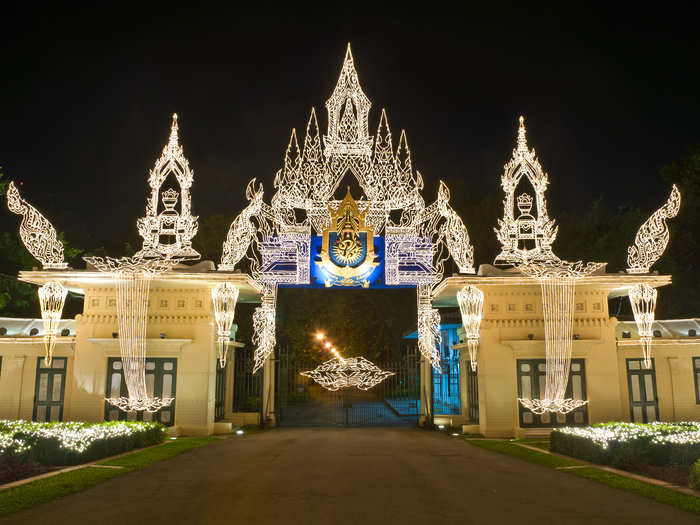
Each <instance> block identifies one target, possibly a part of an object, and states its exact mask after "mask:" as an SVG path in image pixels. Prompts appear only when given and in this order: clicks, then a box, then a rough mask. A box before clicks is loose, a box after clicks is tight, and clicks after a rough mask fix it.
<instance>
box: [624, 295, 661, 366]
mask: <svg viewBox="0 0 700 525" xmlns="http://www.w3.org/2000/svg"><path fill="white" fill-rule="evenodd" d="M629 296H630V303H631V304H632V312H633V313H634V321H635V322H636V323H637V332H639V342H640V344H641V345H642V354H643V356H644V368H651V341H652V338H653V336H654V333H653V329H652V328H653V326H654V312H655V310H656V297H657V292H656V289H654V288H652V287H651V286H649V285H648V284H647V283H640V284H637V285H635V286H633V287H632V288H630V291H629Z"/></svg>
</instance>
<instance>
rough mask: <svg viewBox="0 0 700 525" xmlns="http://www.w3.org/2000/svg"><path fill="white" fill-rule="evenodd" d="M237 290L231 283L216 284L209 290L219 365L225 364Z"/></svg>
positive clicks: (222, 366) (223, 365)
mask: <svg viewBox="0 0 700 525" xmlns="http://www.w3.org/2000/svg"><path fill="white" fill-rule="evenodd" d="M238 293H239V290H238V288H236V287H235V286H233V285H232V284H231V283H220V284H217V285H216V286H215V287H214V288H213V289H212V291H211V298H212V302H213V303H214V318H215V319H216V326H217V331H216V343H217V346H218V353H219V365H220V366H221V368H224V367H225V366H226V354H227V350H228V349H227V347H226V346H227V344H228V342H229V339H230V338H231V325H232V324H233V317H234V315H235V313H236V302H237V301H238Z"/></svg>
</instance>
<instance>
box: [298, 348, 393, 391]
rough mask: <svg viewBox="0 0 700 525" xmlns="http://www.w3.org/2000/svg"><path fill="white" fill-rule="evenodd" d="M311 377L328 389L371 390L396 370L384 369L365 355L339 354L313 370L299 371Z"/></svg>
mask: <svg viewBox="0 0 700 525" xmlns="http://www.w3.org/2000/svg"><path fill="white" fill-rule="evenodd" d="M299 373H300V374H301V375H303V376H306V377H310V378H311V379H313V380H314V381H316V382H317V383H318V384H319V385H321V386H322V387H323V388H325V389H326V390H332V391H335V390H340V389H342V388H359V389H360V390H369V389H370V388H372V387H374V386H376V385H378V384H379V383H381V382H382V381H384V380H385V379H386V378H387V377H389V376H392V375H394V372H389V371H387V370H382V369H381V368H379V367H378V366H377V365H375V364H374V363H372V362H371V361H369V360H367V359H365V358H364V357H346V358H345V359H343V358H342V357H340V356H339V355H337V356H336V357H334V358H333V359H330V360H328V361H326V362H324V363H322V364H320V365H319V366H317V367H316V368H314V369H313V370H307V371H305V372H299Z"/></svg>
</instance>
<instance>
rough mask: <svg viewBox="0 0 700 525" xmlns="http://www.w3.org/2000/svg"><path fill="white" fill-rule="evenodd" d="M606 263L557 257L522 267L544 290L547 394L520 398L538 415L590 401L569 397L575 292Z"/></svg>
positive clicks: (560, 411)
mask: <svg viewBox="0 0 700 525" xmlns="http://www.w3.org/2000/svg"><path fill="white" fill-rule="evenodd" d="M604 265H605V263H587V264H585V265H584V264H583V263H582V262H581V261H578V262H574V263H572V262H568V261H563V260H557V261H546V262H540V263H528V264H522V265H520V266H519V268H520V270H521V271H522V272H523V273H524V274H526V275H529V276H531V277H535V278H537V279H538V280H539V282H540V287H541V289H542V309H543V312H544V332H545V356H546V365H545V366H546V376H545V392H544V397H543V398H541V399H526V398H519V399H518V401H519V402H520V404H522V405H523V407H525V408H526V409H528V410H530V411H531V412H533V413H535V414H543V413H545V412H558V413H560V414H566V413H568V412H571V411H572V410H576V409H577V408H579V407H581V406H583V405H585V404H586V403H588V401H587V400H583V399H572V398H567V397H566V387H567V385H568V382H569V371H570V369H571V351H572V347H573V322H574V293H575V290H576V281H577V280H579V279H581V278H583V277H585V276H586V275H590V274H591V273H593V272H595V271H596V270H598V269H600V268H601V267H603V266H604Z"/></svg>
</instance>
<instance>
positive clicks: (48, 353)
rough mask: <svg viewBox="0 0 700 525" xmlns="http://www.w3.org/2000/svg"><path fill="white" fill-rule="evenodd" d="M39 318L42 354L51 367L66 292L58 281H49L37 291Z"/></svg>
mask: <svg viewBox="0 0 700 525" xmlns="http://www.w3.org/2000/svg"><path fill="white" fill-rule="evenodd" d="M38 293H39V305H40V306H41V318H42V320H43V321H44V352H45V358H44V359H45V361H46V365H47V366H51V360H52V358H53V350H54V347H55V346H56V337H57V336H58V323H59V321H60V320H61V314H62V313H63V305H64V304H65V302H66V295H67V294H68V290H66V288H65V287H64V286H63V285H62V284H61V283H59V282H58V281H49V282H48V283H46V284H45V285H43V286H42V287H41V288H39V290H38Z"/></svg>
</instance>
